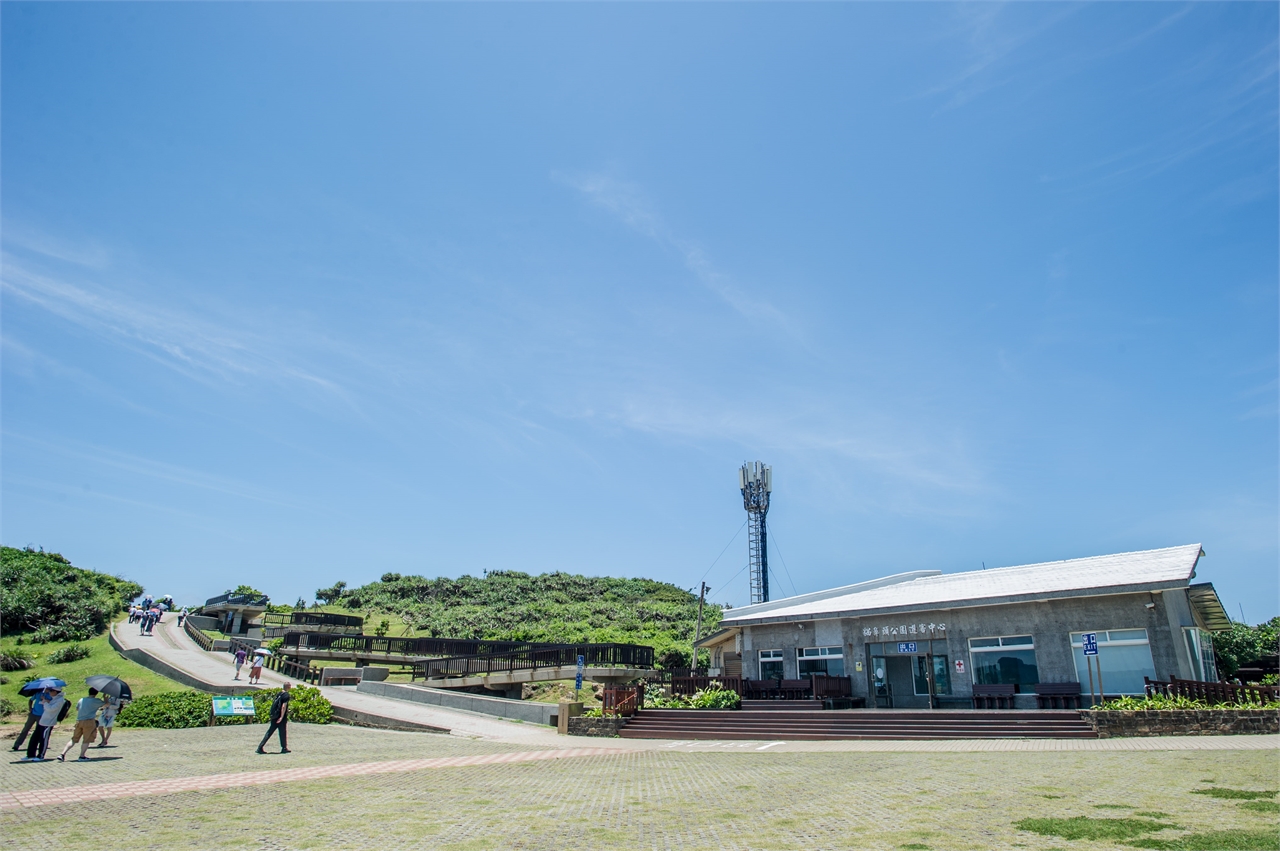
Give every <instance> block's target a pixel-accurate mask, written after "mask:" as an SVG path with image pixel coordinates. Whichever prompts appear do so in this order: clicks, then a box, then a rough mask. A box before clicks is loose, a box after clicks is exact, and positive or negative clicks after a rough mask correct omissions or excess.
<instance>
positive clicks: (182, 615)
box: [178, 606, 187, 629]
mask: <svg viewBox="0 0 1280 851" xmlns="http://www.w3.org/2000/svg"><path fill="white" fill-rule="evenodd" d="M186 619H187V607H186V606H183V607H182V611H180V612H178V629H182V622H183V621H185V620H186Z"/></svg>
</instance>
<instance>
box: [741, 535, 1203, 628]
mask: <svg viewBox="0 0 1280 851" xmlns="http://www.w3.org/2000/svg"><path fill="white" fill-rule="evenodd" d="M1201 555H1203V551H1202V550H1201V549H1200V545H1199V544H1187V545H1185V546H1181V547H1166V548H1165V549H1160V550H1143V551H1141V552H1136V553H1118V554H1116V555H1107V556H1091V557H1089V558H1075V559H1068V560H1066V561H1050V562H1044V563H1043V564H1025V565H1021V566H1018V567H998V568H992V569H991V570H973V571H968V572H966V573H946V574H938V575H933V576H921V577H917V578H914V579H908V580H907V581H905V582H904V581H898V582H892V583H890V584H886V585H876V587H871V588H867V589H865V590H856V589H859V586H856V585H855V586H849V589H848V590H849V591H850V592H851V593H846V594H836V595H831V596H828V594H827V592H819V593H818V594H815V595H804V596H803V597H799V598H796V599H795V602H794V604H792V605H788V604H787V601H786V600H776V601H772V602H770V603H768V604H762V605H760V606H748V607H746V608H742V609H735V610H730V611H728V612H726V613H725V617H724V618H722V619H721V621H720V626H721V627H729V626H734V625H735V624H738V623H759V622H767V621H777V620H797V619H808V618H821V617H835V616H841V615H856V614H858V613H861V612H867V613H870V612H875V611H882V610H886V609H902V608H920V607H928V606H934V607H955V606H962V605H982V604H984V603H986V604H990V603H991V602H992V601H993V600H994V599H996V598H999V599H1000V600H1005V599H1008V598H1013V599H1017V598H1026V597H1060V596H1078V595H1082V594H1084V593H1087V592H1091V591H1092V592H1095V593H1114V592H1116V591H1121V590H1126V589H1132V590H1141V588H1142V587H1144V586H1145V587H1151V586H1165V587H1170V586H1176V585H1178V584H1185V583H1187V582H1188V580H1190V579H1191V577H1192V576H1193V575H1194V571H1195V566H1196V562H1197V561H1198V560H1199V558H1200V556H1201ZM899 575H901V574H899ZM908 575H909V574H908ZM894 578H897V577H894ZM878 582H879V580H875V581H873V583H867V584H873V585H875V584H876V583H878ZM836 590H844V589H836ZM815 596H816V597H819V598H820V599H813V598H814V597H815ZM766 606H767V609H766Z"/></svg>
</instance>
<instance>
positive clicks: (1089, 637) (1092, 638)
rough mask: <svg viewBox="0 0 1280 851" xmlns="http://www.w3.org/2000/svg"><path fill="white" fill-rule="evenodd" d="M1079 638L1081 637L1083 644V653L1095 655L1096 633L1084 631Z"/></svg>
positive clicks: (1096, 649)
mask: <svg viewBox="0 0 1280 851" xmlns="http://www.w3.org/2000/svg"><path fill="white" fill-rule="evenodd" d="M1080 638H1081V643H1082V644H1084V655H1086V656H1097V655H1098V633H1096V632H1086V633H1085V634H1084V635H1082V636H1081V637H1080Z"/></svg>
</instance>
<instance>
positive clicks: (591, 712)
mask: <svg viewBox="0 0 1280 851" xmlns="http://www.w3.org/2000/svg"><path fill="white" fill-rule="evenodd" d="M582 717H583V718H603V717H604V710H603V709H601V708H600V707H599V706H592V707H589V708H587V709H584V710H582Z"/></svg>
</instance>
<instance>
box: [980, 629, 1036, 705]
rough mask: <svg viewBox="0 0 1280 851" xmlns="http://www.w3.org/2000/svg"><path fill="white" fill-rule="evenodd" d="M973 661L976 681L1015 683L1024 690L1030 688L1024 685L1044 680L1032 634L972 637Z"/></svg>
mask: <svg viewBox="0 0 1280 851" xmlns="http://www.w3.org/2000/svg"><path fill="white" fill-rule="evenodd" d="M969 664H970V665H971V666H972V668H973V683H974V685H980V686H993V685H1013V686H1016V687H1017V688H1016V690H1017V691H1019V692H1023V691H1030V689H1025V688H1023V687H1024V686H1033V685H1035V684H1036V683H1038V682H1040V669H1039V667H1038V666H1037V665H1036V646H1035V642H1034V641H1033V640H1032V638H1031V636H1029V635H1002V636H1000V637H999V638H970V639H969Z"/></svg>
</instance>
